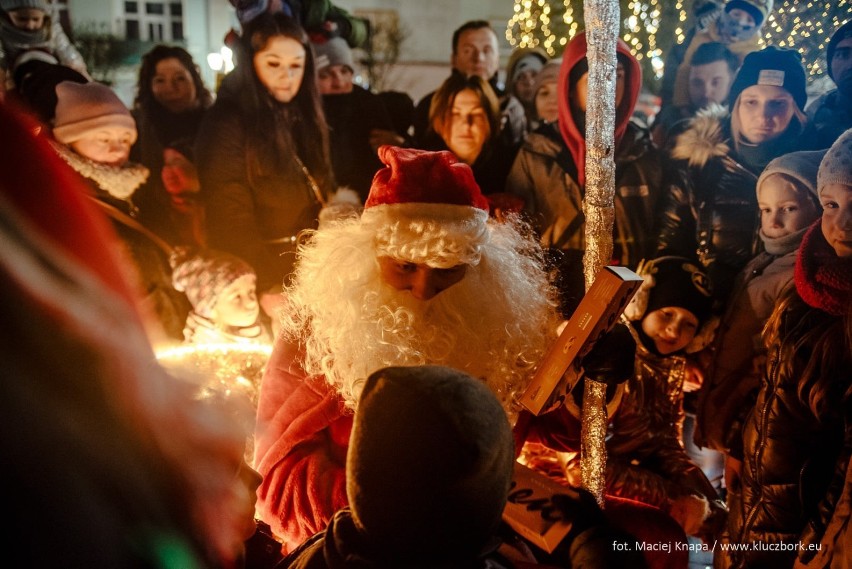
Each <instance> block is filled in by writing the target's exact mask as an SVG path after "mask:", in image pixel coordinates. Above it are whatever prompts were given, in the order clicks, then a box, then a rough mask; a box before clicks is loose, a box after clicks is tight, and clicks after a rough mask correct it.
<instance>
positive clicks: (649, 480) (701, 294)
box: [606, 256, 725, 539]
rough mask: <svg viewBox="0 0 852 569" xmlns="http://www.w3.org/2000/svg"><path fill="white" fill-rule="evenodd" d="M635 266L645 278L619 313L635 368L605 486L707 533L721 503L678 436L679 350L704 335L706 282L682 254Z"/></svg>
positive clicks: (614, 429)
mask: <svg viewBox="0 0 852 569" xmlns="http://www.w3.org/2000/svg"><path fill="white" fill-rule="evenodd" d="M638 272H639V274H641V275H642V276H643V278H644V279H645V282H644V283H643V284H642V286H641V287H640V289H639V291H638V292H637V293H636V295H635V297H634V298H633V300H632V301H631V303H630V304H629V305H628V307H627V309H625V311H624V316H625V318H626V319H627V321H628V327H629V328H630V330H631V332H632V333H633V335H634V338H635V340H636V372H635V375H634V377H632V378H631V379H629V380H628V382H627V384H626V387H625V390H624V395H623V397H622V401H621V405H620V406H619V408H618V411H616V413H615V414H614V415H613V418H612V422H611V425H610V436H609V438H608V439H607V443H606V444H607V453H608V459H607V475H606V476H607V492H608V493H609V494H612V495H615V496H621V497H625V498H633V499H636V500H639V501H642V502H645V503H648V504H652V505H654V506H658V507H660V508H663V509H664V510H666V511H668V512H669V513H670V514H671V515H672V517H674V518H675V519H676V520H677V521H678V522H679V523H680V524H681V526H682V527H683V529H684V531H685V532H686V533H687V535H701V536H703V537H705V539H706V538H707V537H708V536H710V535H711V534H712V533H713V532H714V531H715V528H714V527H713V524H714V523H716V522H719V521H720V519H721V517H722V516H723V514H724V509H725V508H724V506H723V505H722V503H721V502H720V501H719V500H718V496H717V494H716V491H715V489H714V488H713V485H712V484H711V483H710V481H709V480H708V479H707V477H706V476H705V475H704V473H703V472H702V471H701V469H700V468H699V467H698V466H697V465H696V464H694V463H693V462H692V461H691V460H690V459H689V456H688V455H687V453H686V451H685V449H684V447H683V444H682V443H681V439H682V431H683V422H684V410H683V384H684V379H685V378H686V374H687V369H686V363H687V362H686V357H685V356H686V354H687V353H689V352H694V351H696V350H697V349H700V348H701V347H702V346H703V344H705V343H706V337H707V335H708V334H709V333H710V326H709V325H708V320H709V317H710V308H711V304H712V299H711V289H710V282H709V281H708V279H707V275H706V274H705V273H704V271H703V269H702V268H701V267H699V265H697V264H696V263H694V262H693V261H691V260H689V259H687V258H684V257H674V256H669V257H658V258H657V259H654V260H653V261H650V262H646V263H643V264H642V266H640V267H639V268H638Z"/></svg>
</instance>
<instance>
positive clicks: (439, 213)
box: [361, 145, 488, 268]
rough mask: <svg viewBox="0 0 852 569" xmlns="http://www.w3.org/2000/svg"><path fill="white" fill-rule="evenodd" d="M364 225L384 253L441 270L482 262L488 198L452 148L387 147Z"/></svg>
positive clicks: (381, 155)
mask: <svg viewBox="0 0 852 569" xmlns="http://www.w3.org/2000/svg"><path fill="white" fill-rule="evenodd" d="M379 159H380V160H381V161H382V162H383V163H384V164H385V167H384V168H382V169H381V170H379V171H378V172H377V173H376V175H375V177H374V178H373V185H372V186H371V188H370V195H369V196H368V197H367V201H366V203H365V204H364V213H363V214H362V216H361V222H362V224H365V225H369V226H372V227H373V228H374V229H375V231H376V247H377V251H378V253H379V254H380V255H383V256H390V257H394V258H396V259H400V260H405V261H410V262H413V263H424V264H427V265H429V266H431V267H436V268H449V267H452V266H455V265H459V264H474V265H475V264H476V263H478V262H479V258H480V255H481V248H482V245H484V244H485V242H486V241H487V239H488V233H487V230H486V229H487V226H486V222H487V221H488V200H487V199H486V198H485V196H483V195H482V191H481V190H480V189H479V185H478V184H477V183H476V180H474V178H473V171H472V170H471V169H470V167H469V166H468V165H467V164H464V163H462V162H459V161H458V160H457V159H456V157H455V156H454V155H453V154H452V153H451V152H447V151H441V152H429V151H425V150H415V149H412V148H399V147H396V146H387V145H385V146H382V147H380V148H379Z"/></svg>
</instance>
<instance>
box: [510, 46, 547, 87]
mask: <svg viewBox="0 0 852 569" xmlns="http://www.w3.org/2000/svg"><path fill="white" fill-rule="evenodd" d="M542 67H544V62H543V61H542V60H541V58H540V57H539V56H538V55H536V54H533V53H530V54H528V55H525V56H524V57H522V58H521V59H520V60H519V61H518V63H517V64H516V65H515V68H514V69H513V70H512V82H513V83H514V82H516V81H517V80H518V77H520V76H521V73H523V72H525V71H532V72H533V73H538V72H539V71H541V68H542Z"/></svg>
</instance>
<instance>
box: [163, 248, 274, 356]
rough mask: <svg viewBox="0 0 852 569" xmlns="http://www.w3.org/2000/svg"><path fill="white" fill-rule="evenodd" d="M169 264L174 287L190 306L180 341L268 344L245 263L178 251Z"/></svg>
mask: <svg viewBox="0 0 852 569" xmlns="http://www.w3.org/2000/svg"><path fill="white" fill-rule="evenodd" d="M171 263H172V266H173V272H172V282H173V283H174V286H175V288H176V289H177V290H179V291H182V292H184V293H186V296H187V298H188V299H189V301H190V302H191V303H192V312H190V313H189V316H188V317H187V319H186V327H185V328H184V339H185V340H186V342H189V343H195V344H203V343H239V344H248V343H261V344H269V343H271V341H272V339H271V337H270V334H269V330H268V328H267V327H266V325H265V324H264V322H263V321H262V320H261V314H260V306H259V305H258V303H257V295H256V292H255V281H256V280H257V278H256V276H255V274H254V270H253V269H252V268H251V267H250V266H249V265H248V263H246V262H245V261H243V260H242V259H239V258H237V257H235V256H233V255H230V254H228V253H223V252H221V251H210V250H208V251H204V252H202V253H198V254H193V253H191V252H190V251H189V250H187V249H183V248H180V249H178V250H177V251H176V253H175V255H173V256H172V259H171Z"/></svg>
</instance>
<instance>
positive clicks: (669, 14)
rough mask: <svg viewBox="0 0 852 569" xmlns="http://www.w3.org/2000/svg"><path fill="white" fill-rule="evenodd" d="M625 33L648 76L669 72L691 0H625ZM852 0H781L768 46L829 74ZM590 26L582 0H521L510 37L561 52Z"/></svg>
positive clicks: (517, 2) (523, 44)
mask: <svg viewBox="0 0 852 569" xmlns="http://www.w3.org/2000/svg"><path fill="white" fill-rule="evenodd" d="M620 4H621V14H622V26H621V37H622V39H623V40H624V41H625V42H627V44H628V45H629V46H630V48H631V51H632V52H633V55H635V56H636V59H637V60H639V62H640V64H641V65H642V68H643V72H644V73H645V76H646V79H649V78H651V79H652V82H653V80H658V79H659V78H661V77H662V74H663V62H664V60H665V53H666V51H667V50H668V49H669V48H670V47H671V46H672V45H675V44H677V43H681V42H683V41H684V40H685V39H686V33H687V30H688V29H689V23H688V21H687V20H688V19H689V14H690V12H691V8H692V3H691V1H688V2H686V1H684V0H677V1H676V2H673V3H669V2H662V1H661V0H646V1H644V2H640V1H638V0H620ZM850 10H852V2H850V0H821V1H807V2H805V1H802V2H800V1H797V0H783V2H780V0H776V4H775V9H774V10H773V12H772V14H770V16H769V19H768V21H767V22H766V24H765V25H764V28H763V33H764V35H763V37H762V38H761V41H762V43H763V44H764V45H777V46H779V47H791V48H795V49H797V50H798V51H799V53H801V54H802V60H803V63H804V64H805V67H806V69H807V70H808V72H809V73H810V75H811V76H812V77H818V76H820V75H823V74H824V73H825V49H826V47H827V46H828V40H829V39H830V38H831V34H832V33H834V30H836V29H837V28H838V27H839V26H840V25H841V24H843V23H844V22H845V21H846V20H848V19H849V18H850ZM583 27H584V23H583V5H582V2H580V1H579V0H561V1H552V2H551V1H548V0H515V4H514V14H513V16H512V17H511V18H510V19H509V22H508V24H507V26H506V40H508V42H509V43H510V44H511V45H512V46H517V47H535V46H540V47H542V48H544V49H545V50H546V51H547V53H548V54H549V55H550V56H551V57H559V56H560V55H561V53H562V50H563V49H564V48H565V45H566V44H567V43H568V41H569V40H571V38H573V37H574V36H575V35H576V34H577V33H578V32H579V31H580V30H582V29H583Z"/></svg>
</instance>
